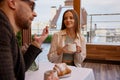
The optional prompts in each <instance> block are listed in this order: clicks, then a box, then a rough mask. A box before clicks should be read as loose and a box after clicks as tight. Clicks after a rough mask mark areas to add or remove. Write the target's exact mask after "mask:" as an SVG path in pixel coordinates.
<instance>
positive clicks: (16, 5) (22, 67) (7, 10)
mask: <svg viewBox="0 0 120 80" xmlns="http://www.w3.org/2000/svg"><path fill="white" fill-rule="evenodd" d="M34 6H35V3H34V0H0V80H24V78H25V71H26V70H27V69H28V68H29V66H30V65H31V64H32V62H33V61H34V60H35V58H36V57H37V55H38V54H39V53H40V52H41V49H40V46H41V44H42V42H43V41H44V40H45V39H46V37H47V36H48V28H47V27H46V28H45V29H44V30H43V33H42V35H41V36H40V37H38V36H34V41H33V42H32V43H31V45H30V46H29V48H28V49H27V51H26V53H25V54H24V55H22V53H21V51H20V49H19V47H18V43H17V39H16V37H15V36H16V34H17V32H18V31H21V30H23V29H28V28H29V27H30V26H31V23H32V20H33V19H34V17H36V13H35V12H34Z"/></svg>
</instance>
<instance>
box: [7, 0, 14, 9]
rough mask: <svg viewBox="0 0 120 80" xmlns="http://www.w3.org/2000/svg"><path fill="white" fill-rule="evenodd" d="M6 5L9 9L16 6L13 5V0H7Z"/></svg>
mask: <svg viewBox="0 0 120 80" xmlns="http://www.w3.org/2000/svg"><path fill="white" fill-rule="evenodd" d="M8 6H9V7H10V8H11V9H15V8H16V6H15V0H8Z"/></svg>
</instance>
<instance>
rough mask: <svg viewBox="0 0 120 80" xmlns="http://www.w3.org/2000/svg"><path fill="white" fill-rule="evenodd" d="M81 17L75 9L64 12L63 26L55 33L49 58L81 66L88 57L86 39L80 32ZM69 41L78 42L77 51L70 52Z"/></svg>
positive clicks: (54, 61) (57, 61)
mask: <svg viewBox="0 0 120 80" xmlns="http://www.w3.org/2000/svg"><path fill="white" fill-rule="evenodd" d="M79 22H80V21H79V18H78V15H77V13H76V11H75V10H73V9H70V10H67V11H65V12H64V14H63V20H62V28H61V30H60V31H59V32H57V33H54V35H53V37H52V42H51V47H50V51H49V53H48V60H49V61H50V62H53V63H62V62H64V63H66V64H68V65H72V66H76V67H81V63H82V62H83V60H84V59H85V57H86V44H85V39H84V37H83V36H82V35H81V33H80V23H79ZM69 43H75V44H76V51H75V52H70V51H69V50H68V49H67V47H68V44H69Z"/></svg>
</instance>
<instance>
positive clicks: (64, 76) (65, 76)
mask: <svg viewBox="0 0 120 80" xmlns="http://www.w3.org/2000/svg"><path fill="white" fill-rule="evenodd" d="M70 76H71V73H69V74H66V75H63V76H59V78H67V77H70Z"/></svg>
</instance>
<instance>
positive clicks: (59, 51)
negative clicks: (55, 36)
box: [57, 44, 72, 55]
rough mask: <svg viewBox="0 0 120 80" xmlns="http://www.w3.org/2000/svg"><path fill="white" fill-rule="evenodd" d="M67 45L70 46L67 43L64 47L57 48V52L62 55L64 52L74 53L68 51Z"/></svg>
mask: <svg viewBox="0 0 120 80" xmlns="http://www.w3.org/2000/svg"><path fill="white" fill-rule="evenodd" d="M67 47H68V45H67V44H66V45H65V46H64V47H62V48H61V47H58V49H57V54H58V55H61V54H62V53H70V54H71V53H72V52H70V51H68V49H67Z"/></svg>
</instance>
